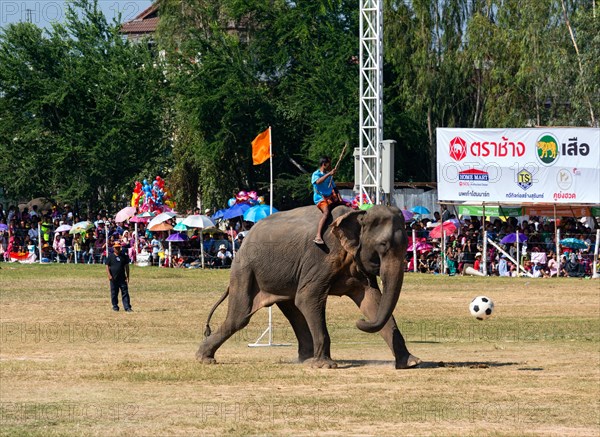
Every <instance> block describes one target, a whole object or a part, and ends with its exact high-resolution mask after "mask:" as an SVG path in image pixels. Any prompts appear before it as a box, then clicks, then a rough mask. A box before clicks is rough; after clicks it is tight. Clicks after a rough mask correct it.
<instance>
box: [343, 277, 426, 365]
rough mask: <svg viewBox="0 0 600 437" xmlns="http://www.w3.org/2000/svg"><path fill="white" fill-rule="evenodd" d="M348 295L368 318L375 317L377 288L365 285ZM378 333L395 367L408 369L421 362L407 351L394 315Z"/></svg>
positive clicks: (377, 305) (378, 292)
mask: <svg viewBox="0 0 600 437" xmlns="http://www.w3.org/2000/svg"><path fill="white" fill-rule="evenodd" d="M349 297H350V299H352V300H353V301H354V303H356V305H357V306H358V307H359V308H360V311H361V312H362V313H363V314H364V315H365V316H366V317H367V318H368V319H369V320H374V319H375V317H376V316H377V309H378V308H379V302H380V300H381V292H380V291H379V290H377V289H375V288H372V287H366V288H365V290H363V291H360V292H355V293H351V294H349ZM379 333H380V334H381V336H382V337H383V339H384V340H385V342H386V343H387V344H388V346H389V348H390V349H391V350H392V352H393V353H394V357H395V359H396V369H408V368H410V367H415V366H418V365H419V364H421V360H420V359H419V358H417V357H415V356H414V355H412V354H411V353H410V352H409V351H408V349H407V347H406V342H405V341H404V337H403V336H402V333H401V332H400V329H398V325H397V324H396V320H395V319H394V316H391V317H390V318H389V320H388V321H387V323H386V324H385V325H384V326H383V328H382V329H381V331H379Z"/></svg>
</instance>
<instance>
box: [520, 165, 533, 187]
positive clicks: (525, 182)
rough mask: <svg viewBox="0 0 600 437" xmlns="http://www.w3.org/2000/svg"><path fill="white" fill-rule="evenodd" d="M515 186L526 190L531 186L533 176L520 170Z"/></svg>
mask: <svg viewBox="0 0 600 437" xmlns="http://www.w3.org/2000/svg"><path fill="white" fill-rule="evenodd" d="M517 185H518V186H519V187H521V188H523V190H527V189H528V188H530V187H531V186H532V185H533V175H532V174H531V173H529V172H528V171H527V170H525V169H523V170H521V171H520V172H519V173H517Z"/></svg>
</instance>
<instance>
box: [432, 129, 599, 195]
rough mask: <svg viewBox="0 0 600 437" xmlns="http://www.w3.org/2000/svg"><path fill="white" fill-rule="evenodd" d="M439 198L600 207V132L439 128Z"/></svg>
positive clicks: (590, 130)
mask: <svg viewBox="0 0 600 437" xmlns="http://www.w3.org/2000/svg"><path fill="white" fill-rule="evenodd" d="M437 177H438V198H439V200H440V201H448V202H477V203H480V202H486V203H487V202H494V203H502V204H509V203H519V204H520V203H571V204H575V203H593V204H599V203H600V129H597V128H556V129H555V128H535V129H450V128H438V129H437Z"/></svg>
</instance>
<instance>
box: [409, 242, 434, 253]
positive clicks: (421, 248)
mask: <svg viewBox="0 0 600 437" xmlns="http://www.w3.org/2000/svg"><path fill="white" fill-rule="evenodd" d="M431 249H433V246H432V245H431V244H429V243H422V242H418V243H417V252H426V251H428V250H431ZM414 250H415V248H414V247H413V245H411V246H410V247H409V248H408V249H407V251H409V252H412V251H414Z"/></svg>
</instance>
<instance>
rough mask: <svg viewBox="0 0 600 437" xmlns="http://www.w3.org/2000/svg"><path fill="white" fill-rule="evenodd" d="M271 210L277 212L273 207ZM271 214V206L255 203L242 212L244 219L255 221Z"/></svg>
mask: <svg viewBox="0 0 600 437" xmlns="http://www.w3.org/2000/svg"><path fill="white" fill-rule="evenodd" d="M273 212H278V210H277V209H276V208H273ZM270 215H271V207H270V206H269V205H255V206H253V207H252V208H250V209H248V210H247V211H246V212H245V213H244V220H246V221H248V222H254V223H256V222H257V221H259V220H262V219H264V218H265V217H268V216H270Z"/></svg>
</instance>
